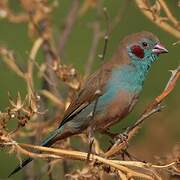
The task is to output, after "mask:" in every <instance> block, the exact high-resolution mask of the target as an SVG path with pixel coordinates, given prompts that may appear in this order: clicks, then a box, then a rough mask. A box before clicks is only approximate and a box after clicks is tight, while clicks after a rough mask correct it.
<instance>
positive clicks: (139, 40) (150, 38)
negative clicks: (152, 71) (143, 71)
mask: <svg viewBox="0 0 180 180" xmlns="http://www.w3.org/2000/svg"><path fill="white" fill-rule="evenodd" d="M123 46H124V48H125V49H126V52H127V54H128V56H129V59H130V63H132V64H133V65H135V66H139V67H144V68H148V69H149V67H150V65H151V64H152V63H153V62H154V61H155V60H157V59H158V56H159V55H160V54H162V53H167V52H168V50H167V49H166V48H165V47H164V46H163V45H162V44H161V43H160V41H159V39H158V38H157V37H156V36H155V35H154V34H152V33H150V32H146V31H144V32H140V33H136V34H132V35H130V36H128V37H127V38H125V39H124V40H123Z"/></svg>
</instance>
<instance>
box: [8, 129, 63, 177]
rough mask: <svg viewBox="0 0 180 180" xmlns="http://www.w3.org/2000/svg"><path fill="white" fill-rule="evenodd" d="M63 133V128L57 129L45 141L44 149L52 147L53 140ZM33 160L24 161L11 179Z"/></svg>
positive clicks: (14, 171) (13, 172) (43, 143)
mask: <svg viewBox="0 0 180 180" xmlns="http://www.w3.org/2000/svg"><path fill="white" fill-rule="evenodd" d="M60 132H61V128H59V129H56V130H55V131H54V132H53V133H52V134H51V135H50V136H49V137H48V138H47V139H45V140H44V141H43V142H42V144H41V146H44V147H49V146H51V145H52V144H53V143H54V141H53V139H54V138H55V137H56V136H57V135H58V134H59V133H60ZM32 160H33V158H27V159H24V160H23V162H22V164H21V165H19V166H17V167H16V168H15V169H14V170H13V171H12V172H11V173H10V174H9V176H8V178H9V177H11V176H12V175H14V174H15V173H17V172H18V171H20V170H21V169H22V168H23V167H24V166H26V165H27V164H29V163H30V162H31V161H32Z"/></svg>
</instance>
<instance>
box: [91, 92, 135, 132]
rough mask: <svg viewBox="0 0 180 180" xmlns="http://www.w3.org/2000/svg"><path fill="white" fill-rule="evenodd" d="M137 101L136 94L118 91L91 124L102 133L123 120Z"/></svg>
mask: <svg viewBox="0 0 180 180" xmlns="http://www.w3.org/2000/svg"><path fill="white" fill-rule="evenodd" d="M137 99H138V94H133V93H129V92H125V91H120V92H119V93H118V95H117V96H116V97H115V98H113V100H112V101H111V102H110V103H109V104H108V105H107V106H106V109H104V111H103V113H101V114H99V115H97V116H96V119H95V121H94V122H93V124H94V127H95V129H96V130H100V131H103V130H105V129H107V128H109V127H110V126H111V125H113V124H115V123H117V122H118V121H120V120H121V119H123V118H124V117H125V116H126V115H127V114H128V113H129V112H130V111H131V110H132V109H133V107H134V105H135V103H136V102H137Z"/></svg>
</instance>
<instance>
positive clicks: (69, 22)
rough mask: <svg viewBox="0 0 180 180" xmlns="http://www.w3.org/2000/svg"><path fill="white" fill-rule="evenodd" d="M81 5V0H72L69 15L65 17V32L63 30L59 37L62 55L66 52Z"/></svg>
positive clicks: (59, 48) (59, 49) (59, 47)
mask: <svg viewBox="0 0 180 180" xmlns="http://www.w3.org/2000/svg"><path fill="white" fill-rule="evenodd" d="M79 7H80V1H79V0H74V1H72V5H71V8H70V10H69V14H68V15H67V17H66V19H65V24H64V30H63V32H61V34H60V38H59V44H58V51H59V54H60V55H61V56H62V54H63V52H64V48H65V45H66V42H67V40H68V38H69V35H70V33H71V31H72V28H73V25H74V24H75V22H76V19H77V15H78V10H79Z"/></svg>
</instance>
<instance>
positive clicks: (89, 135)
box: [87, 127, 94, 162]
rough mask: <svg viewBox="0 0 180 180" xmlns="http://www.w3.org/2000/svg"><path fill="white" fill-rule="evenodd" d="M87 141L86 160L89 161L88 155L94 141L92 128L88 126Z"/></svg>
mask: <svg viewBox="0 0 180 180" xmlns="http://www.w3.org/2000/svg"><path fill="white" fill-rule="evenodd" d="M87 132H88V141H89V150H88V155H87V162H89V158H90V155H91V153H92V149H93V143H94V130H93V129H92V128H91V127H90V128H88V131H87Z"/></svg>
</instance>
